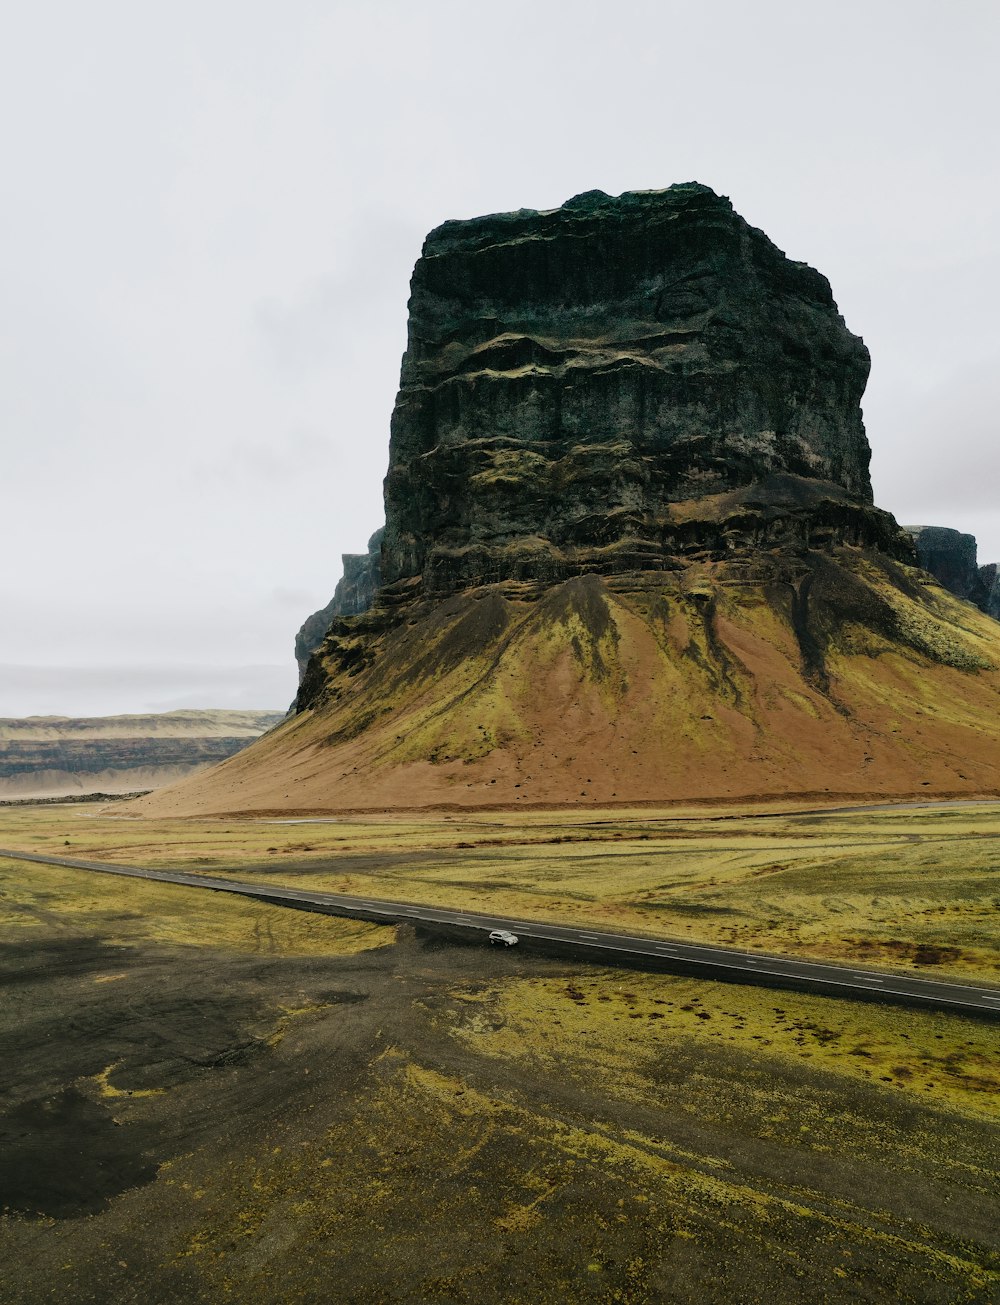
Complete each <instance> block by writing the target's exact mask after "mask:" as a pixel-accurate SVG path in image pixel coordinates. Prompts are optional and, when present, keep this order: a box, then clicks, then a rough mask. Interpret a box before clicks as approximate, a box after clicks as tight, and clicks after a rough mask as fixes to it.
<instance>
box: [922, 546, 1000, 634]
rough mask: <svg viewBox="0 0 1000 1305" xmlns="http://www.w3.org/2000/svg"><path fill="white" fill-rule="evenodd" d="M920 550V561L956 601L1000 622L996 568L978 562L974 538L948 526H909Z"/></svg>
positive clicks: (999, 588) (999, 590) (999, 595)
mask: <svg viewBox="0 0 1000 1305" xmlns="http://www.w3.org/2000/svg"><path fill="white" fill-rule="evenodd" d="M906 529H907V531H908V532H909V533H910V534H911V535H912V536H913V541H914V543H915V544H916V547H917V560H918V561H919V563H920V565H921V566H922V567H923V569H924V570H925V571H929V572H930V574H931V575H932V576H933V577H934V579H935V580H938V581H940V583H941V584H943V585H944V587H945V589H947V590H948V591H949V592H950V593H953V594H955V596H956V597H957V598H964V599H966V600H967V601H968V602H970V603H975V605H976V606H977V607H978V608H979V610H980V611H981V612H985V613H986V614H987V616H992V617H993V618H994V619H1000V585H998V584H997V564H996V563H995V562H987V563H986V564H985V565H983V566H980V565H979V563H978V561H977V553H978V547H977V545H976V537H975V535H968V534H965V533H963V532H962V531H961V530H952V529H951V528H950V527H948V526H907V527H906Z"/></svg>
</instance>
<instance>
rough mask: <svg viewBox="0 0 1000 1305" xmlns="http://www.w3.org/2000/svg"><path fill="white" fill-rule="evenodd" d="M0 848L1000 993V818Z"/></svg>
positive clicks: (427, 825) (2, 825) (716, 821)
mask: <svg viewBox="0 0 1000 1305" xmlns="http://www.w3.org/2000/svg"><path fill="white" fill-rule="evenodd" d="M0 846H3V847H8V848H15V849H19V850H23V851H35V852H44V851H48V852H52V853H54V854H56V855H66V856H76V857H82V858H94V859H102V860H108V861H114V862H118V863H122V864H137V865H143V866H157V867H174V868H177V867H183V868H184V869H187V870H194V871H202V872H205V873H211V874H223V875H226V874H229V875H238V876H240V877H247V878H251V879H266V880H268V881H270V882H288V883H293V882H294V883H296V884H299V885H300V886H308V887H310V888H317V889H326V890H331V891H337V892H347V893H360V894H363V895H365V896H381V897H385V898H391V899H401V900H405V901H410V902H418V903H429V904H430V903H433V904H438V905H449V906H458V905H460V906H463V907H465V908H467V909H475V910H484V911H490V912H502V913H504V914H508V915H510V916H513V917H515V918H524V919H532V918H534V919H547V920H557V921H559V922H562V923H567V924H569V923H573V924H581V925H605V926H607V927H612V928H621V929H627V930H630V931H634V932H638V933H644V932H645V933H650V934H655V935H657V936H664V937H667V936H670V937H675V938H680V939H684V940H690V941H699V942H718V943H723V944H726V945H731V946H736V947H741V948H748V949H753V950H761V951H770V952H779V953H790V954H796V955H803V956H815V957H821V958H827V959H834V960H844V961H848V962H864V963H868V964H873V965H878V966H881V967H890V968H899V969H903V970H910V971H917V972H920V971H925V972H932V973H936V974H941V975H945V974H951V975H954V976H956V977H964V978H975V979H979V980H985V981H987V982H989V981H994V982H996V981H998V980H1000V946H998V944H1000V930H998V927H997V923H996V922H997V906H998V904H1000V804H990V803H979V804H971V803H970V804H962V803H958V804H952V805H947V804H946V805H937V806H928V807H926V808H921V807H901V806H900V807H884V808H869V809H857V810H851V811H847V810H844V811H825V812H824V811H819V812H816V811H813V812H806V813H803V812H799V813H796V812H793V811H791V812H781V811H780V809H778V808H772V809H771V810H770V811H765V812H764V813H761V811H760V810H759V809H758V810H756V811H755V812H753V813H751V812H750V811H749V810H747V809H745V808H744V809H740V808H716V809H711V808H702V809H700V810H697V809H690V810H687V811H684V810H671V811H664V810H648V809H647V810H644V809H641V808H640V809H633V810H627V809H625V810H623V809H607V810H602V811H593V810H588V811H585V812H584V811H580V810H573V811H565V812H561V811H560V812H556V811H551V810H549V811H520V810H519V811H516V812H502V811H498V812H487V813H482V812H480V813H477V814H476V815H475V816H469V815H464V814H462V815H460V814H455V815H451V814H447V813H438V814H434V815H425V816H421V817H414V816H410V815H408V816H405V817H394V816H392V815H389V814H387V815H385V816H384V817H382V818H380V819H373V818H371V817H370V816H365V817H352V816H344V817H341V818H338V819H335V820H331V819H317V820H315V821H309V820H305V821H303V820H295V821H288V820H287V819H282V818H278V817H275V818H273V819H267V818H259V819H234V818H229V819H201V820H167V819H161V820H149V819H137V818H135V817H131V816H129V815H128V814H127V811H126V810H123V809H122V808H120V807H117V808H116V807H107V808H104V809H103V810H102V809H99V808H86V807H79V806H66V807H55V808H52V807H49V808H45V807H37V808H32V807H24V808H17V807H12V808H7V809H4V810H2V811H0Z"/></svg>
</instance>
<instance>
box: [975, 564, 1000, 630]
mask: <svg viewBox="0 0 1000 1305" xmlns="http://www.w3.org/2000/svg"><path fill="white" fill-rule="evenodd" d="M979 578H980V580H982V582H983V586H984V588H985V589H986V602H985V605H984V606H983V609H982V610H983V611H984V612H985V613H986V615H987V616H992V617H993V619H994V621H1000V574H998V568H997V564H996V562H986V563H984V564H983V565H982V566H981V567H980V568H979Z"/></svg>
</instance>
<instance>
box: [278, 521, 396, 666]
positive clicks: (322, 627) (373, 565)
mask: <svg viewBox="0 0 1000 1305" xmlns="http://www.w3.org/2000/svg"><path fill="white" fill-rule="evenodd" d="M383 533H384V529H383V527H381V526H380V527H379V529H378V530H376V531H375V533H374V535H372V537H371V539H369V541H368V552H367V553H343V554H342V555H341V556H342V558H343V563H344V574H343V576H342V578H341V579H340V581H339V582H338V584H337V588H336V589H335V590H334V594H333V597H332V598H331V599H330V601H329V602H328V603H327V605H326V606H325V607H324V608H323V609H322V610H321V611H318V612H313V614H312V616H310V617H308V618H307V619H306V620H305V621H304V622H303V624H302V628H301V629H300V630H299V632H298V634H297V635H296V636H295V660H296V661H297V662H298V664H299V681H300V682H301V680H302V677H303V675H305V672H306V667H307V666H308V664H309V658H310V657H311V656H312V654H313V653H314V652H315V651H316V649H317V648H318V647H319V646H320V644H321V643H322V642H323V640H324V638H325V637H326V632H327V631H328V630H329V628H330V626H331V625H332V624H333V622H334V621H335V620H336V619H337V618H338V617H341V616H359V615H360V614H361V613H362V612H367V611H368V609H369V608H370V607H371V605H372V603H373V602H374V601H375V595H376V594H377V593H378V588H379V585H380V584H381V582H382V535H383Z"/></svg>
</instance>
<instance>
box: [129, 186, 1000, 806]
mask: <svg viewBox="0 0 1000 1305" xmlns="http://www.w3.org/2000/svg"><path fill="white" fill-rule="evenodd" d="M868 367H869V360H868V353H867V350H866V349H865V346H864V344H863V343H862V342H861V340H859V339H858V338H857V337H856V336H854V335H852V334H851V332H850V331H849V330H848V329H847V327H846V326H845V324H844V322H843V320H842V318H841V317H840V315H839V313H838V311H837V308H836V305H835V303H834V301H833V298H832V295H831V292H830V287H829V285H828V283H827V282H826V280H825V279H824V278H823V277H822V276H821V275H820V274H819V273H818V272H815V271H813V270H812V269H811V268H809V267H807V266H805V265H804V264H801V263H795V262H792V261H791V260H789V259H788V258H786V257H785V255H784V254H782V253H781V251H780V250H778V249H776V248H775V246H774V245H773V244H772V243H771V242H770V241H769V240H768V239H767V237H766V236H764V235H763V234H762V233H761V232H760V231H757V230H755V229H754V228H752V227H750V226H749V225H748V224H747V223H746V222H745V221H744V220H743V219H742V218H740V217H739V216H738V215H737V214H735V213H734V212H733V210H732V207H731V205H730V204H729V202H728V200H725V199H722V198H720V197H719V196H717V195H715V194H714V193H713V192H712V191H710V190H708V189H707V188H705V187H703V186H697V185H684V186H675V187H672V188H670V189H669V190H666V191H658V192H644V193H637V194H627V195H623V196H621V197H620V198H618V199H612V198H610V197H609V196H607V195H603V194H601V193H600V192H592V193H590V194H587V195H582V196H578V197H577V198H576V199H574V200H571V201H570V202H569V203H567V204H565V205H564V206H563V207H562V208H561V209H558V210H554V211H552V212H545V213H536V212H532V211H524V210H522V211H519V212H515V213H508V214H501V215H497V216H493V217H489V218H481V219H476V220H474V221H470V222H452V223H446V224H445V225H444V226H443V227H441V228H439V229H438V230H437V231H435V232H432V233H431V235H430V236H429V237H428V238H427V241H426V244H425V246H424V251H423V255H422V257H421V259H420V260H419V262H418V263H417V266H416V269H415V271H414V275H413V283H412V297H411V300H410V326H409V340H408V346H407V351H406V355H405V357H404V359H403V366H402V376H401V382H400V390H399V395H398V398H397V401H396V406H395V410H394V413H393V418H392V432H391V441H390V451H389V470H388V474H387V476H386V481H385V506H386V526H385V534H384V537H383V540H382V544H381V553H380V566H381V584H380V587H379V588H378V591H377V593H375V595H374V601H373V602H371V604H370V606H368V607H367V609H366V610H364V611H360V610H359V609H358V608H355V609H354V611H355V614H353V615H348V614H347V613H346V608H345V607H341V608H340V609H339V610H331V611H330V612H329V615H330V620H329V623H328V625H329V628H328V629H327V631H326V634H325V637H324V638H323V640H322V642H321V643H320V644H319V646H318V647H316V648H315V650H314V651H313V652H312V654H311V656H310V657H309V660H308V664H307V667H306V671H305V675H304V677H303V680H302V683H301V686H300V690H299V697H298V702H297V706H298V712H297V715H296V716H295V717H294V719H291V720H289V721H288V722H286V723H285V724H284V725H282V726H281V727H280V728H279V729H277V730H275V731H272V733H271V734H269V735H268V737H267V739H266V740H264V741H262V742H261V743H259V744H257V745H255V746H254V747H252V748H250V749H248V750H247V751H246V752H243V753H241V754H240V755H239V756H237V757H234V758H232V759H231V760H229V761H227V762H225V763H224V764H223V765H221V766H220V767H217V768H216V769H215V770H214V771H212V772H211V773H210V774H209V775H208V776H206V777H199V779H197V780H194V781H191V782H190V783H188V784H184V785H180V786H178V787H177V788H176V789H174V790H171V791H169V792H167V793H165V794H162V795H159V796H156V797H153V798H150V799H146V809H148V810H150V811H156V812H158V813H178V814H180V813H185V812H210V811H238V810H262V809H275V810H304V809H309V810H316V809H338V808H339V809H343V808H351V807H354V808H362V809H369V808H372V807H394V806H397V807H405V806H422V805H440V804H446V805H455V804H457V805H490V804H514V803H517V802H522V803H532V802H534V803H543V804H551V803H565V802H571V803H585V802H597V801H601V802H634V801H643V802H645V801H650V802H658V801H664V800H668V799H676V798H714V797H737V796H751V795H758V796H759V795H770V796H788V795H791V794H809V795H811V796H812V797H815V796H816V795H817V794H818V795H824V794H831V795H832V794H837V795H839V796H850V795H857V796H860V795H865V796H877V795H881V794H895V795H901V794H914V793H916V794H920V795H922V796H926V795H928V794H929V793H932V792H933V793H946V792H948V793H959V792H966V793H971V792H983V791H1000V739H998V738H997V737H996V731H995V729H993V727H992V722H993V721H994V720H995V719H996V715H997V711H998V709H1000V671H998V669H997V663H996V654H997V652H998V648H997V643H996V627H995V625H994V624H993V622H991V621H990V620H988V619H987V618H986V617H985V616H982V615H981V614H980V613H979V612H977V611H975V609H974V608H971V607H970V606H969V605H968V604H966V603H962V602H960V601H959V600H958V599H956V598H954V597H953V596H952V595H951V594H949V593H946V592H944V591H943V590H941V589H940V588H939V587H938V586H937V585H935V584H933V583H932V582H931V581H930V579H929V577H928V576H927V575H926V574H925V573H924V572H923V571H921V570H919V569H918V568H917V566H916V561H917V558H916V550H915V546H914V541H913V538H912V537H911V535H910V534H908V533H907V532H906V531H904V530H902V529H901V528H900V527H899V526H898V525H897V524H896V522H895V520H894V519H893V518H892V517H891V516H890V515H889V514H888V513H886V512H883V511H881V510H879V509H878V508H876V507H875V506H874V505H873V503H872V494H871V485H870V481H869V477H868V459H869V448H868V443H867V439H866V437H865V432H864V427H863V424H862V419H861V410H860V398H861V394H862V391H863V389H864V385H865V381H866V378H867V375H868ZM370 556H372V557H374V555H373V554H372V555H370ZM372 573H374V561H373V562H372ZM339 592H340V590H339V589H338V593H339ZM334 607H336V603H335V604H334ZM326 618H327V613H324V614H323V616H322V621H321V622H320V623H323V622H326ZM303 648H305V644H303Z"/></svg>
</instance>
